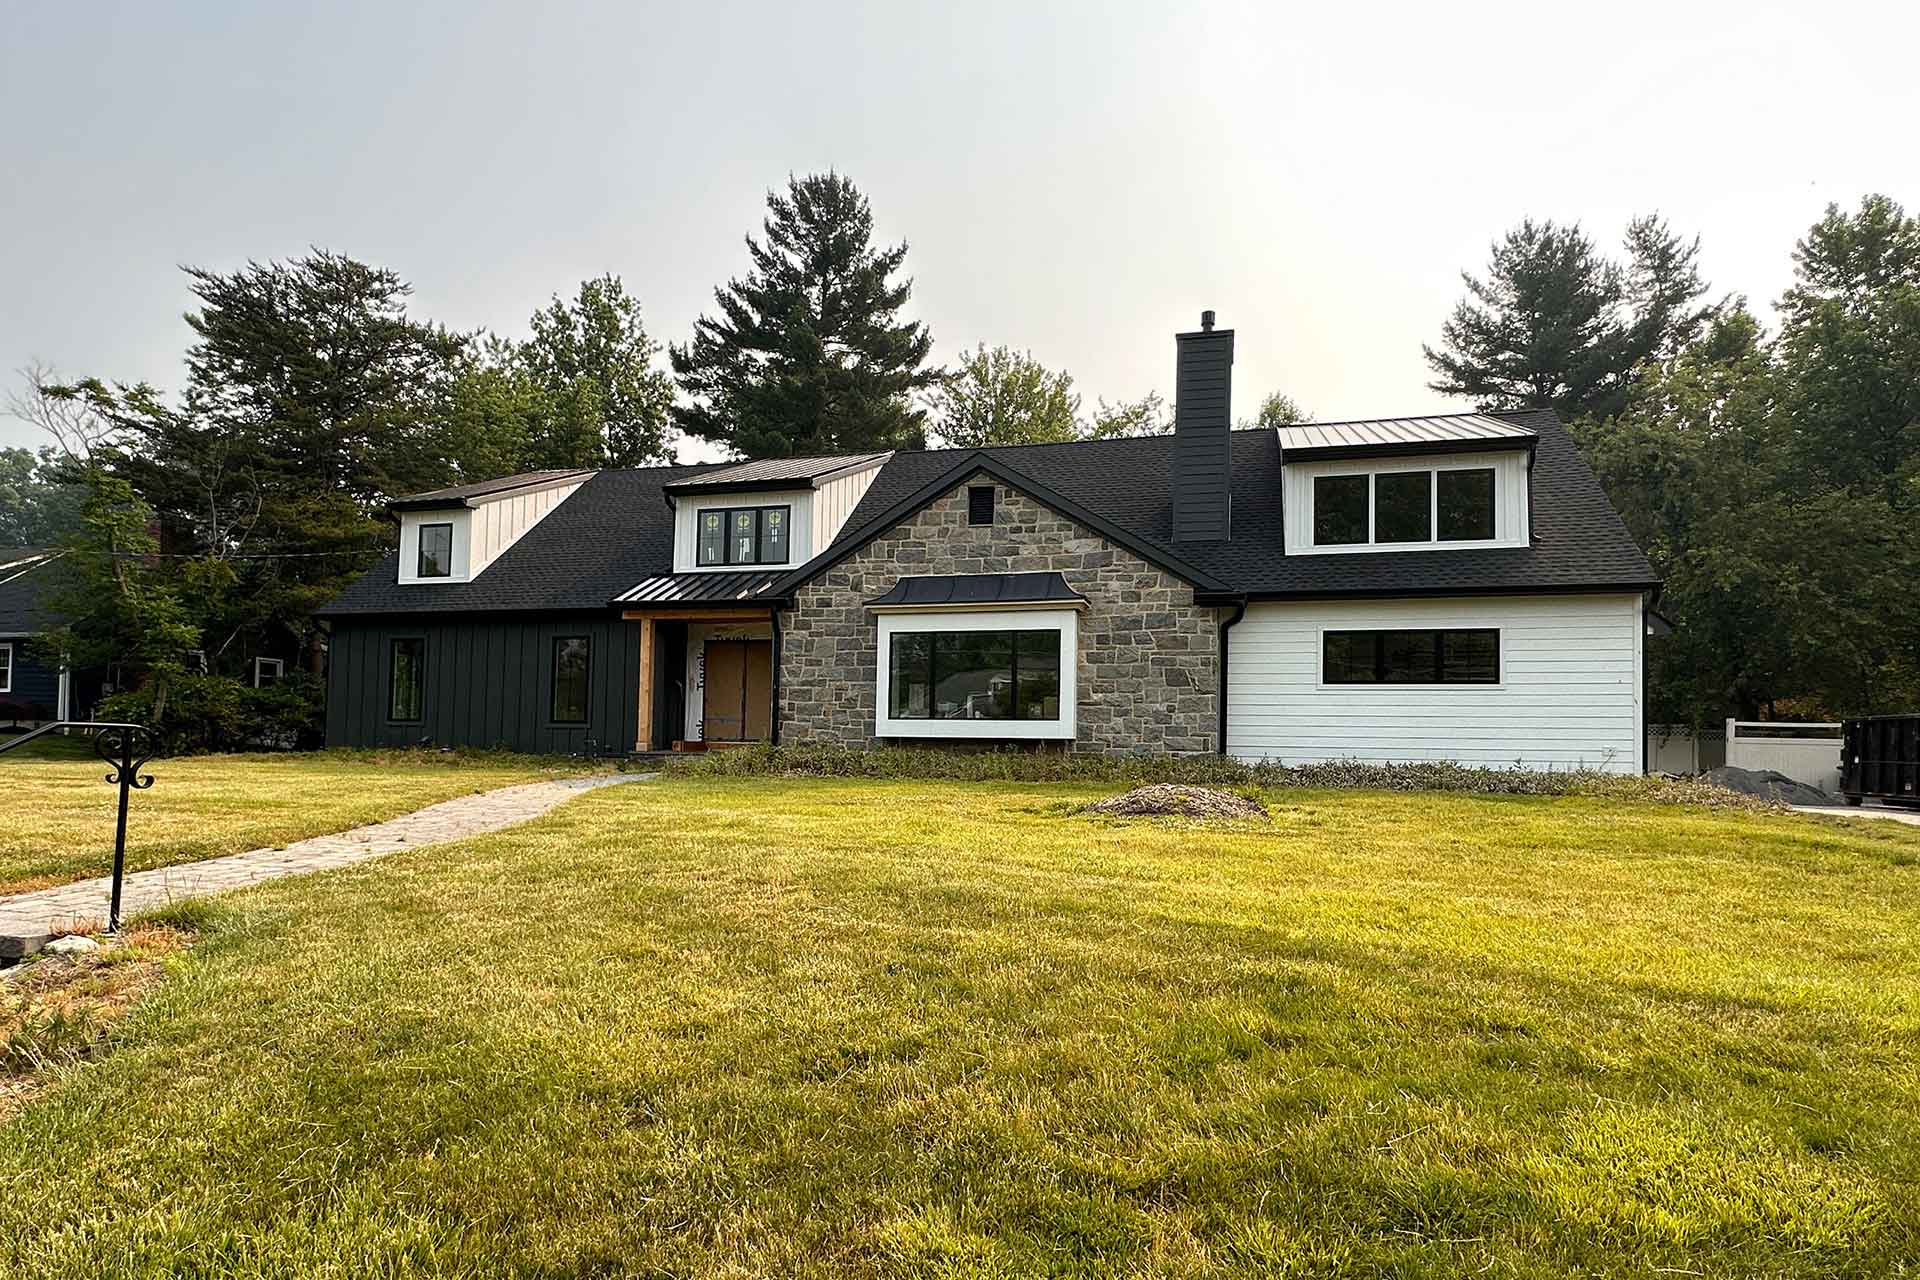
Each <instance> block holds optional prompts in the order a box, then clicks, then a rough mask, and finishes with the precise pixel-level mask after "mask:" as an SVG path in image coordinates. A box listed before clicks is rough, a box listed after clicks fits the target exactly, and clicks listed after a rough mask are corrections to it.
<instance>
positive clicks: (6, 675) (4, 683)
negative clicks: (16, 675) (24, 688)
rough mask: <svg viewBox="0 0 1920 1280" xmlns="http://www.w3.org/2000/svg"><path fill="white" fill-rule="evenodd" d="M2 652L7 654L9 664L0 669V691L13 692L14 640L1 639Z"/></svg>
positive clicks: (0, 651) (0, 648)
mask: <svg viewBox="0 0 1920 1280" xmlns="http://www.w3.org/2000/svg"><path fill="white" fill-rule="evenodd" d="M0 653H4V654H6V655H7V665H6V667H5V668H4V671H0V693H12V692H13V641H11V640H0Z"/></svg>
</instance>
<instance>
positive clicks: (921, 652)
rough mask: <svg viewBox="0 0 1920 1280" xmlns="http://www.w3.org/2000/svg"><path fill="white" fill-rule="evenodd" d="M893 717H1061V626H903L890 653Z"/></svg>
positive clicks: (1007, 718) (986, 718) (974, 718)
mask: <svg viewBox="0 0 1920 1280" xmlns="http://www.w3.org/2000/svg"><path fill="white" fill-rule="evenodd" d="M888 662H889V665H890V668H891V669H890V672H889V674H890V677H891V678H890V679H889V681H888V697H889V702H890V706H889V707H888V712H889V714H890V716H891V718H893V719H895V720H1058V719H1059V718H1060V633H1059V632H1058V631H914V632H897V633H895V634H894V636H893V644H892V652H891V653H890V654H889V655H888Z"/></svg>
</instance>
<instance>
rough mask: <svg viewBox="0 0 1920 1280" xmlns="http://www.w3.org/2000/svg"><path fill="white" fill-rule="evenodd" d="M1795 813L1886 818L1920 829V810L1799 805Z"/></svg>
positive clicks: (1869, 805) (1868, 806)
mask: <svg viewBox="0 0 1920 1280" xmlns="http://www.w3.org/2000/svg"><path fill="white" fill-rule="evenodd" d="M1793 811H1794V812H1795V813H1825V814H1831V815H1832V816H1834V817H1836V818H1885V819H1886V820H1887V821H1889V822H1904V823H1906V824H1907V825H1908V826H1910V827H1920V809H1894V808H1891V807H1888V806H1885V805H1877V804H1863V805H1860V806H1859V807H1857V808H1856V807H1854V806H1852V805H1846V806H1842V805H1825V804H1797V805H1795V806H1793Z"/></svg>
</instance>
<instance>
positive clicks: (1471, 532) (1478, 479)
mask: <svg viewBox="0 0 1920 1280" xmlns="http://www.w3.org/2000/svg"><path fill="white" fill-rule="evenodd" d="M1439 484H1440V503H1439V506H1440V541H1442V542H1469V541H1472V540H1474V539H1476V538H1491V537H1492V536H1493V468H1492V467H1486V468H1476V469H1475V470H1472V471H1442V472H1440V473H1439Z"/></svg>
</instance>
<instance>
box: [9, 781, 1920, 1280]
mask: <svg viewBox="0 0 1920 1280" xmlns="http://www.w3.org/2000/svg"><path fill="white" fill-rule="evenodd" d="M1101 793H1102V790H1101V789H1092V788H1074V789H1065V788H1059V787H1047V786H1031V785H1004V784H1003V785H992V786H985V785H966V784H950V783H949V784H932V783H877V782H857V783H848V782H826V781H814V782H791V781H776V780H743V781H729V782H713V781H702V782H698V783H694V782H680V781H668V782H656V783H641V784H636V785H633V786H626V787H619V788H613V789H610V790H608V791H603V792H599V793H596V794H593V795H591V796H587V797H584V798H582V799H580V800H578V801H575V802H573V803H571V804H569V805H568V806H566V807H565V808H563V809H561V810H559V811H557V812H556V813H554V814H552V815H549V816H548V817H546V818H544V819H542V820H540V821H538V822H536V823H533V824H530V825H527V826H525V827H521V828H518V829H515V830H512V831H508V832H502V833H499V834H496V835H492V836H487V837H483V838H479V839H474V840H470V841H465V842H461V843H459V844H455V845H448V846H442V847H439V848H433V849H421V850H415V851H410V852H407V853H404V854H399V855H395V856H392V857H389V858H386V859H383V860H380V861H377V862H372V863H366V864H362V865H361V866H358V867H355V868H351V869H347V870H344V871H341V872H336V873H330V874H327V875H323V876H317V877H312V878H308V879H303V880H295V881H282V882H279V883H276V884H273V885H269V886H265V887H262V888H258V889H254V890H250V891H248V892H246V893H244V894H241V895H236V896H234V897H232V898H229V899H225V900H224V902H225V906H224V907H223V908H222V910H221V912H220V914H219V916H218V917H217V918H215V919H213V920H210V921H201V922H200V923H199V924H197V926H196V927H198V928H200V929H201V930H202V932H203V934H204V937H203V941H202V942H201V943H200V944H199V946H197V947H196V948H195V949H194V950H193V951H192V952H190V953H188V954H187V955H186V956H185V958H182V959H176V960H174V961H173V962H172V963H173V972H172V974H171V976H170V978H169V980H168V981H167V982H166V983H165V984H164V985H163V986H162V987H160V988H159V989H158V990H157V991H156V992H155V994H153V995H152V996H150V997H149V998H148V1000H147V1001H146V1002H145V1003H144V1004H143V1005H142V1006H141V1007H140V1008H139V1009H138V1010H137V1011H136V1012H135V1013H134V1014H133V1015H132V1017H131V1018H130V1019H129V1020H128V1021H127V1022H126V1023H123V1024H122V1027H121V1032H120V1035H121V1041H120V1043H119V1045H118V1048H117V1051H116V1052H115V1053H113V1054H112V1055H111V1056H109V1057H107V1058H105V1059H104V1060H102V1061H99V1062H96V1063H92V1064H88V1065H84V1066H80V1067H75V1068H71V1069H68V1070H67V1071H66V1072H65V1073H64V1074H63V1075H62V1077H61V1078H60V1080H59V1081H58V1082H57V1083H56V1084H55V1086H54V1087H53V1088H52V1089H51V1090H50V1091H48V1092H46V1093H45V1094H43V1095H42V1096H41V1097H40V1098H39V1099H38V1100H37V1101H35V1102H34V1103H33V1104H31V1105H30V1106H28V1107H27V1108H26V1109H25V1110H23V1111H22V1112H21V1113H20V1114H18V1115H17V1116H16V1117H15V1118H14V1119H13V1120H12V1121H11V1123H10V1124H9V1125H8V1126H7V1127H5V1128H4V1129H0V1274H7V1275H18V1276H23V1277H25V1276H52V1275H159V1274H173V1273H191V1274H203V1275H212V1274H218V1275H222V1276H227V1275H239V1276H266V1275H274V1276H292V1275H300V1276H362V1275H402V1274H418V1275H473V1276H480V1275H531V1276H556V1277H557V1276H578V1275H614V1274H636V1275H657V1276H938V1277H976V1276H977V1277H989V1276H1028V1275H1036V1276H1037V1275H1053V1276H1082V1275H1084V1276H1109V1275H1142V1276H1146V1275H1152V1276H1162V1275H1165V1276H1189V1275H1191V1276H1246V1275H1267V1276H1296V1275H1316V1276H1319V1275H1325V1276H1332V1275H1343V1276H1345V1275H1362V1276H1366V1275H1392V1276H1452V1275H1465V1274H1485V1275H1498V1276H1540V1277H1546V1276H1566V1275H1576V1274H1580V1275H1607V1276H1649V1275H1655V1274H1667V1275H1672V1274H1697V1275H1710V1276H1733V1275H1738V1276H1787V1275H1804V1276H1834V1275H1845V1276H1885V1275H1897V1274H1913V1273H1914V1268H1915V1265H1916V1261H1915V1260H1916V1258H1920V1200H1917V1199H1916V1185H1917V1184H1920V1077H1917V1075H1916V1072H1917V1071H1920V1065H1917V1063H1920V1058H1917V1056H1916V1042H1917V1040H1916V1037H1917V1035H1920V866H1916V865H1915V857H1914V854H1915V852H1916V851H1920V838H1916V836H1917V835H1920V833H1913V832H1909V831H1908V830H1907V829H1905V828H1901V827H1898V826H1896V825H1895V824H1884V826H1885V828H1886V829H1885V830H1883V831H1882V830H1874V831H1860V830H1848V829H1842V828H1837V827H1831V826H1827V825H1823V824H1820V823H1817V822H1815V821H1812V820H1809V819H1805V818H1773V817H1757V816H1752V815H1726V814H1709V813H1702V812H1689V811H1682V810H1677V809H1672V808H1664V807H1657V806H1652V805H1629V804H1623V803H1620V802H1612V801H1602V800H1593V799H1535V798H1476V797H1466V796H1433V795H1387V794H1332V793H1316V792H1299V791H1289V792H1286V793H1284V794H1283V793H1274V794H1273V795H1271V796H1270V797H1269V799H1270V801H1271V802H1272V803H1273V805H1274V809H1275V819H1274V821H1273V823H1272V824H1271V826H1270V827H1236V828H1221V827H1204V826H1181V825H1151V824H1138V823H1136V824H1131V825H1122V824H1118V823H1112V822H1104V821H1100V820H1095V819H1090V818H1086V817H1081V816H1076V815H1074V814H1073V813H1071V812H1070V810H1071V808H1072V807H1073V805H1074V804H1076V803H1078V802H1080V801H1083V800H1085V799H1088V798H1091V797H1093V796H1095V795H1098V794H1101Z"/></svg>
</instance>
